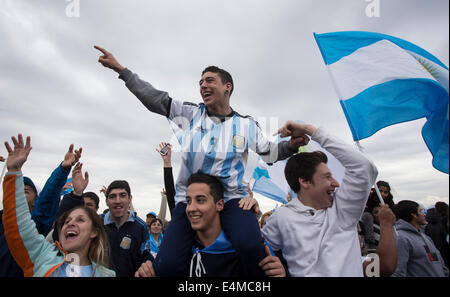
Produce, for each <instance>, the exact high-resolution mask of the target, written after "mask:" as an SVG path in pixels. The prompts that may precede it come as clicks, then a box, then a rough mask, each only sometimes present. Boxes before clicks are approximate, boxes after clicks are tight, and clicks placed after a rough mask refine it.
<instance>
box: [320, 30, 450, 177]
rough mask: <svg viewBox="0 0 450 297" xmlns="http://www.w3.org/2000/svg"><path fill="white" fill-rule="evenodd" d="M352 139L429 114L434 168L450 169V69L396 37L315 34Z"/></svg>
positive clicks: (424, 133)
mask: <svg viewBox="0 0 450 297" xmlns="http://www.w3.org/2000/svg"><path fill="white" fill-rule="evenodd" d="M314 37H315V39H316V42H317V44H318V46H319V48H320V52H321V54H322V56H323V59H324V61H325V64H326V66H327V69H328V70H329V73H330V76H331V79H332V81H333V83H334V87H335V89H336V92H337V94H338V97H339V100H340V103H341V106H342V109H343V110H344V113H345V117H346V119H347V122H348V124H349V126H350V130H351V132H352V135H353V139H354V140H355V141H358V140H360V139H364V138H367V137H369V136H371V135H373V134H374V133H376V132H377V131H378V130H380V129H382V128H385V127H387V126H390V125H394V124H397V123H402V122H407V121H411V120H416V119H419V118H423V117H426V119H427V121H426V123H425V125H424V126H423V128H422V137H423V139H424V141H425V143H426V145H427V146H428V149H429V150H430V152H431V154H432V155H433V162H432V163H433V166H434V167H435V168H436V169H438V170H440V171H442V172H445V173H447V174H448V173H449V168H448V167H449V146H448V139H449V132H448V128H449V114H448V111H449V103H448V102H449V92H448V89H449V88H448V87H449V70H448V67H447V66H445V65H444V64H443V63H442V62H441V61H439V59H438V58H436V57H435V56H433V55H432V54H430V53H429V52H427V51H425V50H424V49H422V48H420V47H418V46H416V45H414V44H412V43H411V42H408V41H406V40H402V39H400V38H396V37H393V36H389V35H385V34H379V33H372V32H362V31H349V32H334V33H325V34H315V33H314Z"/></svg>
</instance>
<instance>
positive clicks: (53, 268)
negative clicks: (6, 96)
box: [3, 134, 115, 277]
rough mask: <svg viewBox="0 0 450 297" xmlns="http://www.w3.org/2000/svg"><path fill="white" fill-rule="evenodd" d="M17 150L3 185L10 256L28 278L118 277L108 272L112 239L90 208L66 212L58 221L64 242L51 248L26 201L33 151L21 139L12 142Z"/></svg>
mask: <svg viewBox="0 0 450 297" xmlns="http://www.w3.org/2000/svg"><path fill="white" fill-rule="evenodd" d="M11 139H12V141H13V143H14V150H13V149H12V148H11V147H10V145H9V144H8V142H5V146H6V149H7V151H8V154H9V156H8V159H7V163H6V167H7V169H8V172H7V174H6V176H5V179H4V181H3V224H4V229H5V237H6V240H7V242H8V246H9V248H10V251H11V254H12V255H13V257H14V259H15V260H16V262H17V264H19V266H20V267H21V268H22V270H23V272H24V276H40V277H42V276H56V277H66V276H83V277H90V276H95V277H98V276H110V277H113V276H115V272H114V271H112V270H110V269H108V268H106V264H105V263H107V261H108V259H107V246H108V243H107V237H106V234H105V231H104V229H103V224H102V222H101V220H100V219H99V218H98V216H97V214H95V212H93V211H92V210H90V209H88V208H86V207H77V208H74V209H71V210H69V211H68V212H66V213H65V214H64V215H63V216H62V217H61V218H60V221H59V225H58V226H60V227H59V228H58V232H59V238H60V242H55V243H49V242H48V241H46V239H45V238H44V236H42V235H40V234H39V233H38V231H37V229H36V225H35V223H34V221H32V220H31V215H30V210H29V208H28V204H27V201H26V198H25V192H24V183H23V175H22V172H21V169H22V165H23V164H24V163H25V161H26V160H27V157H28V154H29V153H30V151H31V140H30V137H27V139H26V144H24V141H23V137H22V135H21V134H19V135H18V139H16V138H15V137H14V136H13V137H11Z"/></svg>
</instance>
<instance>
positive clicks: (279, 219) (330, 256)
mask: <svg viewBox="0 0 450 297" xmlns="http://www.w3.org/2000/svg"><path fill="white" fill-rule="evenodd" d="M311 139H313V140H314V141H316V142H318V143H319V144H320V145H321V146H322V147H323V148H324V149H326V150H327V151H328V152H329V153H331V154H332V155H333V156H334V157H335V158H336V159H337V160H338V161H339V162H341V164H342V165H343V166H344V168H345V174H344V178H343V180H342V183H341V185H340V187H339V188H337V190H336V195H335V199H334V201H333V204H332V206H331V207H329V208H326V209H321V210H315V209H314V208H311V207H308V206H305V205H304V204H302V203H301V202H300V200H299V199H298V198H294V199H292V201H291V202H289V203H288V204H287V205H286V206H285V207H280V208H278V209H277V210H276V211H275V213H274V214H273V215H271V216H270V217H269V219H268V221H267V223H266V225H265V227H264V228H263V230H262V233H263V236H264V238H265V239H266V240H267V241H268V243H269V245H270V246H271V247H272V248H273V249H274V250H281V251H282V253H283V257H284V258H285V259H286V261H287V263H288V267H289V273H290V274H291V276H297V277H298V276H316V277H320V276H339V277H356V276H363V270H362V264H361V249H360V245H359V240H358V234H357V229H356V228H357V224H358V221H359V219H360V218H361V215H362V213H363V211H364V208H365V205H366V201H367V198H368V196H369V191H370V189H371V187H372V186H373V184H374V183H375V180H376V177H377V174H378V171H377V169H376V167H375V165H374V164H373V163H372V162H371V161H370V160H369V159H368V158H367V157H366V156H364V155H363V154H362V153H361V152H360V151H358V150H357V149H356V148H355V147H354V146H351V145H349V144H346V143H344V142H342V141H340V140H338V139H336V138H334V137H333V136H331V135H330V134H327V133H326V132H325V131H324V130H322V129H321V128H319V129H317V131H316V132H315V133H314V134H313V135H312V138H311Z"/></svg>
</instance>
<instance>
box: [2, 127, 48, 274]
mask: <svg viewBox="0 0 450 297" xmlns="http://www.w3.org/2000/svg"><path fill="white" fill-rule="evenodd" d="M11 139H12V142H13V143H14V149H12V148H11V146H10V145H9V143H8V142H5V146H6V149H7V151H8V161H7V163H6V166H7V168H8V173H7V174H6V176H5V179H4V181H3V226H4V228H5V233H4V234H5V238H6V240H7V242H8V246H9V250H10V252H11V254H12V255H13V257H14V259H15V260H16V262H17V264H18V265H19V266H20V267H21V268H22V270H23V272H24V275H25V276H33V275H34V272H35V271H36V270H37V269H38V268H37V265H39V264H42V263H43V262H44V261H45V259H44V258H42V257H46V256H49V255H50V254H51V253H54V254H55V256H56V249H55V248H54V246H53V245H51V244H50V243H48V242H47V241H46V240H45V238H44V237H43V236H40V235H39V234H38V232H37V230H36V225H35V223H34V222H33V221H32V220H31V217H30V210H29V208H28V203H27V201H26V198H25V192H24V184H23V176H22V172H21V170H22V165H23V164H24V163H25V162H26V160H27V158H28V155H29V153H30V151H31V139H30V137H27V138H26V143H24V141H23V137H22V135H21V134H19V135H18V138H15V137H12V138H11Z"/></svg>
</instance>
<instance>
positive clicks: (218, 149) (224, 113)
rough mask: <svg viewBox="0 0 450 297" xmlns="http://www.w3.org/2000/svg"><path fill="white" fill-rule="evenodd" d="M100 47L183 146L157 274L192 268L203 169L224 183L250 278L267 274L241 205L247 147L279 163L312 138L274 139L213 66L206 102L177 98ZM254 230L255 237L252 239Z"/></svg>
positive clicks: (231, 230) (204, 85) (230, 228)
mask: <svg viewBox="0 0 450 297" xmlns="http://www.w3.org/2000/svg"><path fill="white" fill-rule="evenodd" d="M95 48H96V49H98V50H99V51H101V52H102V53H103V55H102V56H100V57H99V62H100V63H101V64H102V65H103V66H105V67H107V68H111V69H112V70H114V71H116V72H117V73H118V74H119V78H120V79H122V80H123V81H124V82H125V85H126V87H127V88H128V89H129V90H130V91H131V92H132V93H133V94H134V95H135V96H136V97H137V98H138V99H139V100H140V101H141V102H142V103H143V104H144V105H145V107H146V108H147V109H149V110H150V111H151V112H154V113H157V114H160V115H162V116H165V117H167V119H168V120H169V122H170V125H171V127H172V129H173V130H174V133H175V136H176V137H177V140H178V142H179V143H180V145H181V148H182V162H181V168H180V172H179V175H178V179H177V181H176V186H175V188H176V195H175V202H176V206H175V208H174V209H173V211H172V220H171V223H170V225H169V226H168V228H167V230H166V231H165V237H164V240H163V242H162V244H161V249H160V252H159V253H158V256H157V257H156V259H155V262H154V263H153V264H154V268H155V270H156V272H157V274H158V275H160V276H169V275H174V273H175V275H179V276H183V275H185V273H186V271H187V269H188V267H187V266H185V262H186V260H187V259H188V257H189V254H190V249H191V247H192V244H193V243H194V238H193V236H192V234H193V232H192V229H191V226H190V225H189V224H188V222H187V220H186V214H185V209H186V201H185V198H186V189H187V179H188V178H189V176H190V175H191V174H193V173H195V172H197V171H199V170H200V171H202V172H204V173H207V174H210V175H213V176H216V177H218V178H219V180H220V182H221V183H222V185H223V187H224V195H223V198H224V202H225V206H224V210H223V211H222V214H221V221H222V226H223V228H224V231H225V233H226V234H227V235H228V237H229V238H230V241H231V242H232V244H233V246H234V247H235V248H236V250H237V251H238V254H239V256H240V257H241V258H242V260H243V263H248V264H249V265H248V267H245V271H246V273H245V274H246V276H249V277H257V276H263V275H262V274H261V271H260V270H255V269H254V267H257V265H258V263H259V262H260V261H261V260H262V259H263V258H264V256H265V252H264V249H263V248H262V245H261V244H260V243H261V238H260V237H258V232H259V224H258V220H257V219H256V217H255V216H254V215H253V213H251V212H249V211H244V210H243V209H241V208H240V207H239V201H240V200H241V199H242V198H244V197H247V196H249V193H248V192H247V186H246V185H245V184H244V183H243V182H242V179H243V176H244V172H245V167H246V163H247V161H246V160H247V155H248V150H249V149H251V150H253V151H255V152H256V153H258V154H259V155H261V157H262V159H263V160H264V161H265V162H267V163H274V162H276V161H277V160H283V159H286V158H288V157H290V156H291V155H292V154H293V153H295V152H297V151H298V147H299V146H300V145H305V144H307V142H308V141H309V139H308V138H307V137H306V138H304V137H302V136H299V137H292V138H291V140H290V141H282V142H280V143H278V144H276V143H272V142H270V141H269V140H268V139H267V138H266V137H265V136H264V134H263V133H262V131H261V129H260V127H259V126H258V124H257V123H256V121H255V120H253V119H252V118H251V117H248V116H241V115H240V114H238V113H237V112H235V111H234V110H233V109H232V108H231V106H230V96H231V94H232V93H233V89H234V83H233V79H232V77H231V75H230V74H229V73H228V72H227V71H225V70H223V69H220V68H219V67H216V66H209V67H207V68H205V69H204V70H203V72H202V76H201V78H200V81H199V87H200V95H201V97H202V99H203V103H200V104H194V103H190V102H182V101H178V100H174V99H172V98H171V97H170V96H169V94H168V93H167V92H164V91H160V90H157V89H156V88H154V87H153V86H152V85H151V84H150V83H148V82H145V81H143V80H141V79H140V78H139V76H138V75H137V74H135V73H133V72H131V71H130V70H129V69H128V68H125V67H123V66H122V65H120V64H119V63H118V61H117V60H116V59H115V58H114V56H113V55H112V54H111V53H109V52H108V51H106V50H105V49H103V48H101V47H98V46H95ZM249 234H250V235H253V237H252V238H249Z"/></svg>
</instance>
